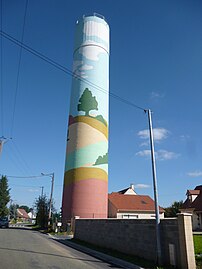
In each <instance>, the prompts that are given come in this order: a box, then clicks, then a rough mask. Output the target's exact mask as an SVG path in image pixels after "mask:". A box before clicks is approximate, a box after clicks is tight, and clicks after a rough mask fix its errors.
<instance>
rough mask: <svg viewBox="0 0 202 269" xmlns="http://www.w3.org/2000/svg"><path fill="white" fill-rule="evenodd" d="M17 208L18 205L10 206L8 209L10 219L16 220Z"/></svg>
mask: <svg viewBox="0 0 202 269" xmlns="http://www.w3.org/2000/svg"><path fill="white" fill-rule="evenodd" d="M18 208H19V205H18V204H13V203H12V204H11V205H10V207H9V214H10V219H14V220H17V209H18Z"/></svg>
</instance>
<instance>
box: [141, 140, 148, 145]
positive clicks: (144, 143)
mask: <svg viewBox="0 0 202 269" xmlns="http://www.w3.org/2000/svg"><path fill="white" fill-rule="evenodd" d="M148 145H149V140H148V141H147V142H143V143H141V144H140V147H145V146H146V147H147V146H148Z"/></svg>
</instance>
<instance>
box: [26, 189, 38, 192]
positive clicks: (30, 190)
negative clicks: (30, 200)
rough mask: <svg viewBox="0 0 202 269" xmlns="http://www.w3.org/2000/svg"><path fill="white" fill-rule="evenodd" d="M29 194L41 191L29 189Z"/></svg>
mask: <svg viewBox="0 0 202 269" xmlns="http://www.w3.org/2000/svg"><path fill="white" fill-rule="evenodd" d="M28 191H29V192H39V189H28Z"/></svg>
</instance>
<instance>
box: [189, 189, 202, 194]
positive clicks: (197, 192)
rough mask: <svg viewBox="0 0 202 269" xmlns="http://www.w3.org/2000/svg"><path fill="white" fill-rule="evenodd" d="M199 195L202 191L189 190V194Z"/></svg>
mask: <svg viewBox="0 0 202 269" xmlns="http://www.w3.org/2000/svg"><path fill="white" fill-rule="evenodd" d="M199 193H200V190H187V194H191V195H198V194H199Z"/></svg>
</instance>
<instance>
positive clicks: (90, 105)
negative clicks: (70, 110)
mask: <svg viewBox="0 0 202 269" xmlns="http://www.w3.org/2000/svg"><path fill="white" fill-rule="evenodd" d="M91 110H98V102H97V100H96V98H95V96H93V95H92V92H91V91H90V90H89V89H88V88H85V90H84V92H83V93H82V95H81V97H80V99H79V104H78V111H84V112H85V113H86V114H85V115H86V116H89V112H90V111H91Z"/></svg>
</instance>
